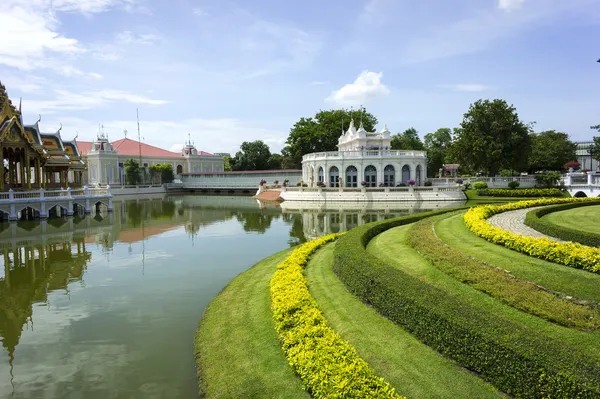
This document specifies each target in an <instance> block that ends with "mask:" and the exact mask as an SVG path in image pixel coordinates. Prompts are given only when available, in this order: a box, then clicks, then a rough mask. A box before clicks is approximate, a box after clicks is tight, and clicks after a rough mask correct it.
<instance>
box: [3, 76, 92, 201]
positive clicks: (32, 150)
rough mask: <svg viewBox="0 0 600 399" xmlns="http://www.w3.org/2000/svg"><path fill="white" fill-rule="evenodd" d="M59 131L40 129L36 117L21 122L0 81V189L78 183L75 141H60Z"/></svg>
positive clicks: (80, 162) (81, 167)
mask: <svg viewBox="0 0 600 399" xmlns="http://www.w3.org/2000/svg"><path fill="white" fill-rule="evenodd" d="M60 130H61V129H58V131H57V132H55V133H44V132H41V131H40V129H39V120H38V121H37V122H36V123H34V124H32V125H25V124H23V117H22V115H21V111H20V110H17V109H16V108H15V107H14V106H13V104H12V102H11V101H10V99H9V98H8V95H7V93H6V89H5V87H4V86H3V85H2V84H1V83H0V152H1V154H2V163H3V167H2V168H0V191H8V190H10V189H12V190H13V191H26V190H32V189H37V190H39V189H41V188H44V189H47V188H67V187H69V186H81V184H82V182H83V177H84V171H85V164H84V162H83V160H82V159H81V156H80V154H79V150H78V148H77V144H76V142H75V141H74V140H73V141H65V140H62V138H61V135H60Z"/></svg>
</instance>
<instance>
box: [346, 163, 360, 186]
mask: <svg viewBox="0 0 600 399" xmlns="http://www.w3.org/2000/svg"><path fill="white" fill-rule="evenodd" d="M346 187H358V170H357V169H356V167H354V166H348V167H347V168H346Z"/></svg>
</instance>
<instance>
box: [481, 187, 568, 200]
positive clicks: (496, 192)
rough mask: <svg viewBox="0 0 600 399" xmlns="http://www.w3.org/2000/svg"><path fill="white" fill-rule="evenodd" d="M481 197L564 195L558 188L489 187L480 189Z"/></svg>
mask: <svg viewBox="0 0 600 399" xmlns="http://www.w3.org/2000/svg"><path fill="white" fill-rule="evenodd" d="M477 195H479V196H480V197H507V198H508V197H562V191H560V190H559V189H558V188H520V189H514V190H511V189H505V188H488V189H484V190H478V191H477Z"/></svg>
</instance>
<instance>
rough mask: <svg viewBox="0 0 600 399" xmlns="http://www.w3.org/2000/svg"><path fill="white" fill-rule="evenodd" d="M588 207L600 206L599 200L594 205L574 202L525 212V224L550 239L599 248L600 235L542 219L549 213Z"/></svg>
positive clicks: (592, 203)
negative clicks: (550, 237)
mask: <svg viewBox="0 0 600 399" xmlns="http://www.w3.org/2000/svg"><path fill="white" fill-rule="evenodd" d="M590 205H600V200H599V201H598V202H596V203H594V202H593V201H592V202H575V203H572V204H563V205H557V206H549V207H547V208H542V209H536V210H534V211H531V212H527V215H526V216H525V224H526V225H527V226H529V227H531V228H532V229H535V230H537V231H539V232H541V233H544V234H547V235H549V236H552V237H556V238H560V239H561V240H564V241H574V242H578V243H580V244H583V245H587V246H590V247H600V234H595V233H592V232H589V231H581V230H575V229H571V228H568V227H565V226H560V225H557V224H555V223H552V222H550V221H549V220H547V219H544V218H543V216H545V215H547V214H549V213H553V212H560V211H566V210H568V209H573V208H579V207H581V206H590Z"/></svg>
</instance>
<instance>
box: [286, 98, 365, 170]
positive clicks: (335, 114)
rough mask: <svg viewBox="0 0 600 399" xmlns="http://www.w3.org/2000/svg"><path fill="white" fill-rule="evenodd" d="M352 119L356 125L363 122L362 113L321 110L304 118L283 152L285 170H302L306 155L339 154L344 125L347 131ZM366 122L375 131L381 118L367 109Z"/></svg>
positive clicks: (295, 126)
mask: <svg viewBox="0 0 600 399" xmlns="http://www.w3.org/2000/svg"><path fill="white" fill-rule="evenodd" d="M350 119H353V120H354V122H355V123H356V124H358V123H360V122H359V121H360V120H361V110H356V111H351V110H348V109H332V110H328V111H323V110H321V111H319V112H318V113H317V114H316V115H315V116H314V117H309V118H301V119H300V120H299V121H298V122H296V123H295V124H294V127H292V129H291V130H290V134H289V136H288V138H287V141H286V145H285V147H284V148H283V150H282V155H283V158H284V160H283V167H284V168H286V169H289V168H298V169H299V168H300V167H301V166H302V156H304V155H306V154H310V153H311V152H323V151H336V150H337V144H338V139H339V137H340V135H341V133H342V122H343V125H344V130H346V129H347V128H348V125H349V124H350ZM362 122H363V126H364V128H365V129H366V130H367V131H373V130H375V125H377V118H375V116H373V115H372V114H370V113H368V112H367V111H366V110H365V109H364V108H363V109H362Z"/></svg>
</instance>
